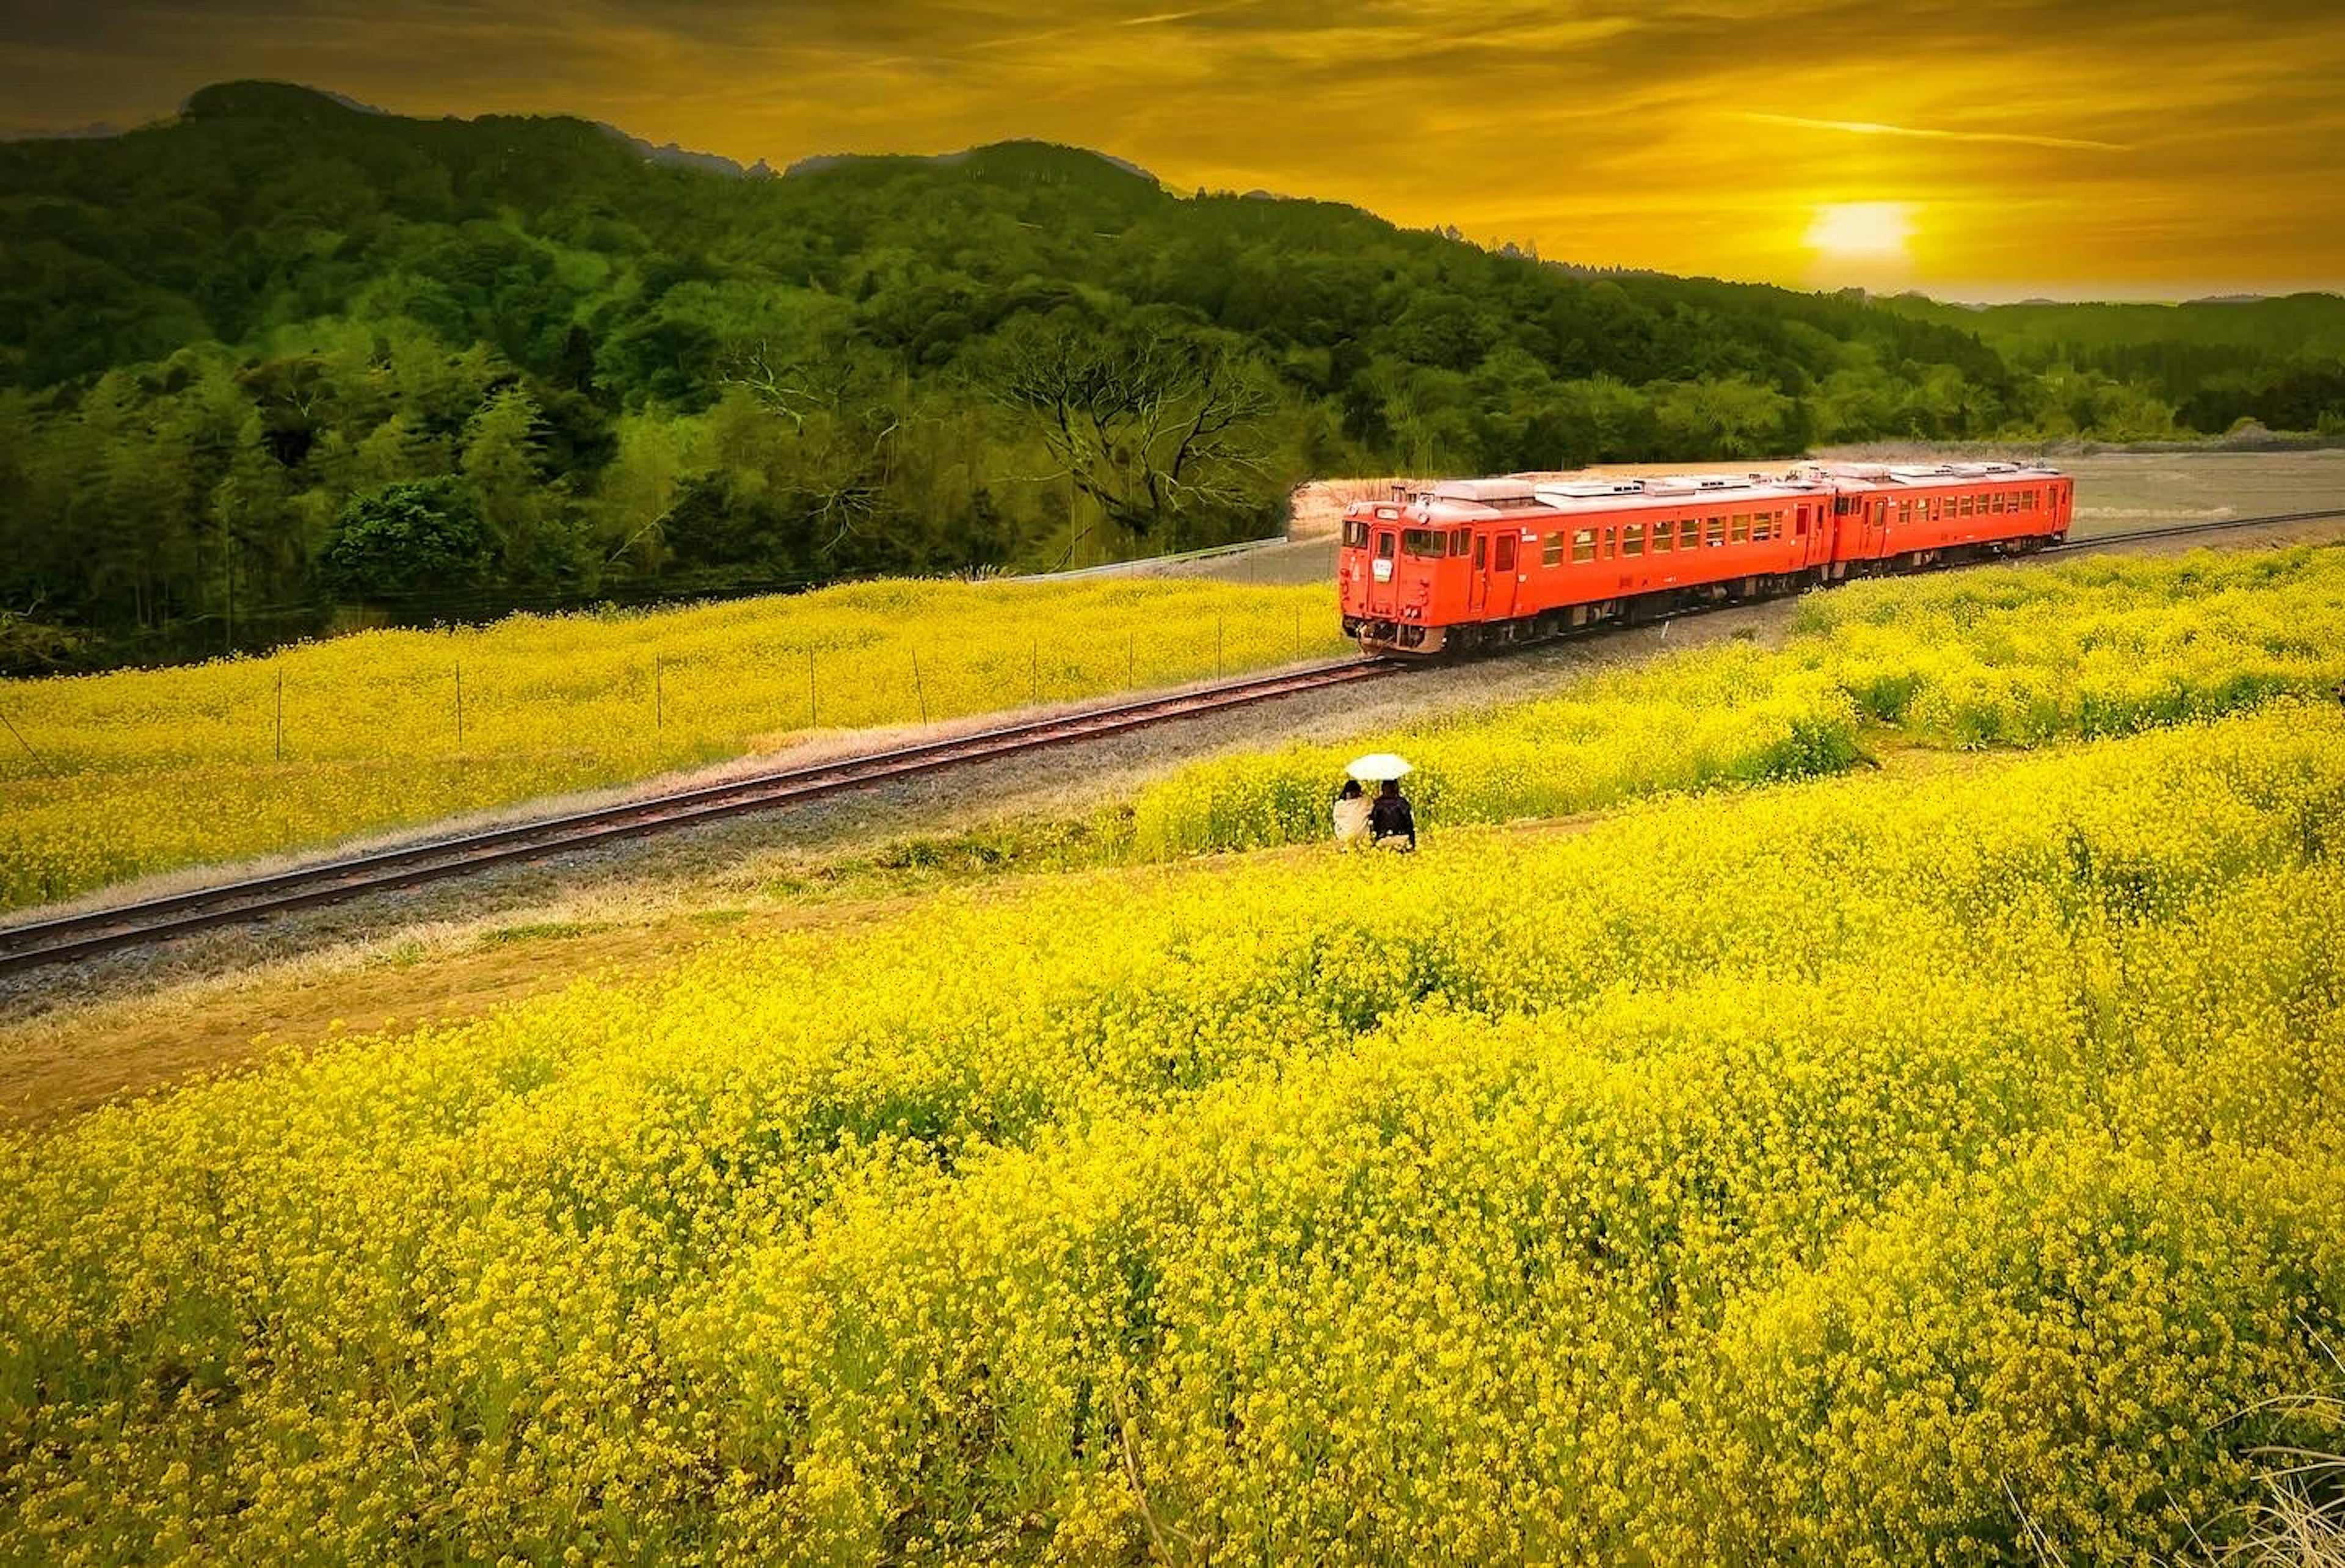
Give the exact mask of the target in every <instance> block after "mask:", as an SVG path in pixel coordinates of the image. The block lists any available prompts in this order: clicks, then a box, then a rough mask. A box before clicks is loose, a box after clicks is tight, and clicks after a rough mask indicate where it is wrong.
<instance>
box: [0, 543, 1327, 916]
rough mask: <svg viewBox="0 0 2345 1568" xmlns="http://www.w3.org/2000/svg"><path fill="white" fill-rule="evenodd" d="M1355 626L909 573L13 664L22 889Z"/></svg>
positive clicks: (316, 840)
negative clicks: (105, 670) (588, 609)
mask: <svg viewBox="0 0 2345 1568" xmlns="http://www.w3.org/2000/svg"><path fill="white" fill-rule="evenodd" d="M1346 647H1347V644H1346V643H1345V642H1344V640H1343V638H1342V636H1341V628H1340V626H1339V625H1338V623H1337V619H1336V616H1335V605H1334V602H1333V593H1332V590H1331V589H1329V588H1325V587H1304V588H1274V587H1253V586H1244V585H1239V584H1231V583H1218V582H1206V581H1203V580H1199V579H1171V578H1161V579H1122V580H1088V581H1078V582H980V583H969V582H909V581H905V582H870V583H859V584H855V585H851V586H848V587H841V588H832V589H826V590H823V591H821V592H814V593H807V594H801V595H796V596H791V597H784V598H766V599H753V600H743V601H740V602H734V603H729V604H718V605H707V606H702V607H698V608H693V609H685V610H671V611H659V612H643V613H608V614H601V615H597V614H578V615H568V616H554V617H542V616H528V615H523V616H515V617H513V618H512V619H510V620H507V621H503V622H497V623H496V624H494V625H492V626H488V627H485V628H482V629H478V630H463V631H454V632H360V633H357V634H354V635H350V636H346V637H339V638H336V639H333V640H331V641H330V642H318V643H313V644H307V645H303V646H299V647H295V648H289V649H286V650H284V651H282V652H278V653H274V654H271V655H269V656H268V657H266V658H251V659H230V660H222V661H217V662H214V663H208V664H201V665H196V666H190V667H188V668H182V669H171V670H148V671H123V672H118V673H112V674H105V675H92V676H79V677H69V678H56V679H49V680H40V681H0V713H5V714H6V715H7V717H8V719H9V721H10V722H11V723H13V724H14V725H15V727H16V730H17V731H18V733H20V734H21V735H22V736H23V738H24V741H25V745H24V746H19V745H17V744H16V743H15V741H14V740H11V741H9V742H8V744H7V746H6V749H5V751H0V908H5V907H9V906H13V905H26V904H35V903H40V902H43V901H46V900H52V899H57V898H62V897H66V896H67V895H72V894H74V893H77V892H80V891H82V890H84V889H86V888H90V887H95V886H98V885H104V884H106V883H108V882H114V881H118V880H121V879H123V878H125V877H130V876H136V875H142V874H144V873H147V872H153V871H160V870H166V869H169V868H171V867H175V866H179V865H190V864H196V863H200V862H207V861H218V860H226V859H231V858H235V857H239V856H249V855H265V854H273V853H277V852H279V851H285V850H294V849H301V848H306V847H310V846H314V845H322V844H330V843H332V842H334V841H336V840H340V839H345V838H349V837H350V836H351V835H358V834H363V833H369V832H374V831H380V830H382V829H386V828H391V827H397V826H401V825H405V824H414V823H420V822H429V821H432V820H436V819H438V818H441V817H444V816H448V815H451V814H458V813H464V812H472V811H479V810H483V809H486V808H490V807H493V806H500V805H506V804H512V803H513V802H516V801H523V800H528V799H532V798H534V797H538V796H543V795H550V794H562V793H564V792H567V791H574V790H581V789H587V788H592V787H596V786H600V785H605V784H623V783H627V782H631V781H634V780H637V779H642V778H646V777H649V776H651V775H653V774H658V773H661V772H665V771H667V770H672V769H676V768H684V767H693V766H697V765H700V764H707V763H712V762H716V761H719V760H722V759H725V758H729V757H736V756H740V755H744V754H751V753H756V752H761V751H769V750H773V749H775V748H777V747H778V746H781V745H784V744H788V743H789V742H791V741H793V740H797V739H800V738H803V737H804V736H805V735H806V734H807V733H809V732H814V731H834V730H845V729H859V728H867V727H870V726H874V725H883V724H902V723H917V722H919V721H920V720H921V719H922V718H923V717H925V718H928V719H932V720H936V719H949V718H958V717H962V716H966V715H969V714H976V713H991V712H995V711H999V710H1002V709H1009V708H1015V707H1020V706H1024V705H1026V704H1028V703H1063V702H1071V701H1076V700H1082V699H1091V698H1098V697H1102V696H1111V695H1114V694H1118V693H1123V692H1127V691H1132V690H1143V689H1147V688H1150V687H1161V686H1167V685H1173V684H1177V683H1183V682H1190V681H1199V680H1209V679H1211V678H1213V676H1214V675H1215V674H1216V673H1232V674H1235V673H1242V672H1244V671H1247V670H1254V669H1260V668H1264V667H1266V666H1269V665H1274V664H1279V663H1286V662H1289V661H1292V660H1296V659H1304V658H1323V657H1325V656H1328V655H1330V654H1335V653H1341V652H1345V650H1346ZM27 747H29V748H30V749H29V750H27V749H26V748H27ZM280 752H281V755H280Z"/></svg>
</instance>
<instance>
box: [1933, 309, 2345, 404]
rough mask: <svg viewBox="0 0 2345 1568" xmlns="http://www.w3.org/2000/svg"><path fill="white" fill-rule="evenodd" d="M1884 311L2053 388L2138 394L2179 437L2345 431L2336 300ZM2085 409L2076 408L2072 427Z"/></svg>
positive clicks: (2341, 332)
mask: <svg viewBox="0 0 2345 1568" xmlns="http://www.w3.org/2000/svg"><path fill="white" fill-rule="evenodd" d="M1888 304H1889V305H1890V306H1891V307H1892V308H1893V309H1897V310H1899V311H1901V312H1903V313H1904V314H1906V315H1909V316H1913V317H1914V318H1915V319H1919V320H1924V321H1932V322H1935V323H1938V324H1940V325H1943V326H1951V327H1954V328H1955V329H1957V330H1960V331H1965V332H1973V333H1975V334H1977V336H1978V337H1979V339H1981V340H1982V341H1984V342H1985V343H1986V344H1987V345H1988V346H1989V347H1990V348H1993V349H1995V350H1996V351H1997V352H1998V353H2000V354H2001V355H2002V356H2003V357H2004V359H2005V360H2006V361H2007V362H2008V363H2009V364H2010V365H2011V366H2012V367H2013V368H2014V369H2017V370H2020V371H2021V372H2023V373H2025V374H2028V375H2031V376H2036V377H2042V378H2047V379H2053V380H2055V381H2056V380H2057V379H2059V378H2061V377H2062V376H2064V375H2068V374H2073V373H2074V372H2079V371H2081V372H2086V373H2088V377H2087V379H2090V378H2098V379H2104V380H2113V381H2120V382H2125V383H2128V384H2130V385H2133V386H2137V387H2139V388H2141V389H2143V390H2144V391H2146V392H2147V393H2148V394H2149V396H2150V397H2151V398H2153V399H2155V400H2157V402H2159V403H2162V404H2165V405H2166V406H2167V407H2168V408H2170V409H2171V410H2173V415H2174V419H2175V421H2176V423H2177V425H2178V428H2179V430H2181V432H2183V433H2188V432H2191V431H2199V432H2207V433H2212V432H2215V431H2220V430H2229V429H2230V428H2231V427H2232V426H2233V425H2235V424H2237V423H2238V421H2239V420H2256V421H2257V422H2258V423H2259V424H2262V425H2265V426H2268V427H2269V428H2270V429H2272V430H2327V431H2330V432H2336V431H2339V430H2345V298H2339V297H2338V296H2336V295H2334V294H2291V295H2288V296H2286V297H2285V298H2276V299H2194V300H2191V301H2189V302H2188V303H2185V304H2179V305H2152V304H2133V303H2128V304H2089V303H2081V304H2080V303H2073V302H2056V301H2048V300H2047V301H2041V302H2034V303H2028V304H2021V305H1996V306H1991V307H1988V308H1986V309H1970V308H1966V307H1964V306H1960V305H1943V304H1940V303H1938V302H1937V301H1935V300H1929V299H1920V298H1914V297H1913V296H1910V295H1909V296H1903V297H1901V298H1896V299H1893V300H1890V301H1888ZM2071 384H2072V385H2077V386H2082V385H2085V384H2086V380H2078V381H2076V382H2073V383H2071ZM2078 411H2079V410H2075V409H2071V410H2069V412H2070V415H2071V419H2072V420H2074V419H2075V416H2076V413H2077V412H2078Z"/></svg>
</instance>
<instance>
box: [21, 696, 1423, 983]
mask: <svg viewBox="0 0 2345 1568" xmlns="http://www.w3.org/2000/svg"><path fill="white" fill-rule="evenodd" d="M1406 668H1407V666H1406V665H1399V664H1392V663H1381V662H1377V661H1374V660H1368V659H1346V660H1341V661H1337V662H1335V663H1326V664H1315V665H1310V666H1307V667H1305V668H1304V669H1300V670H1289V671H1286V672H1284V673H1278V674H1272V675H1259V676H1254V677H1251V678H1248V679H1244V680H1238V681H1231V682H1226V683H1222V684H1219V685H1214V686H1208V687H1203V688H1201V689H1199V690H1195V691H1190V692H1180V693H1171V694H1169V695H1165V696H1161V697H1152V698H1147V699H1144V700H1142V701H1139V702H1132V703H1118V704H1115V705H1113V706H1111V707H1104V708H1089V709H1083V710H1080V711H1078V712H1075V713H1062V714H1060V715H1058V716H1056V717H1054V718H1048V719H1036V720H1031V721H1028V722H1025V723H1016V724H1008V725H1003V726H1001V727H999V728H995V729H990V730H980V731H978V732H976V733H970V734H966V735H957V736H954V737H952V738H950V739H949V740H940V741H929V742H924V743H922V744H918V745H912V746H902V747H898V748H896V749H894V750H891V751H885V752H873V753H866V754H861V755H857V756H848V757H841V758H838V759H837V760H836V761H833V762H828V763H822V764H815V765H812V766H807V767H799V768H789V769H785V770H782V771H778V772H775V773H770V774H754V775H752V776H749V777H746V778H739V779H730V780H727V781H726V782H724V783H722V784H706V785H703V786H701V787H699V788H695V789H689V790H683V791H678V792H676V793H675V794H662V795H653V796H649V797H646V798H645V799H642V800H634V801H625V802H622V803H619V804H614V805H608V806H599V807H596V808H594V809H593V810H590V811H583V812H574V813H572V814H567V815H564V816H558V817H547V818H542V819H539V820H537V821H533V822H523V823H516V824H513V825H511V826H507V827H496V828H489V829H485V830H483V831H481V832H478V833H470V834H462V835H456V836H453V837H450V838H444V839H437V840H433V841H432V842H431V843H427V844H417V845H402V846H401V847H399V848H396V849H386V850H380V851H377V852H375V853H372V854H369V855H352V856H350V857H347V858H345V859H340V860H331V861H323V862H320V863H319V864H317V865H304V866H299V867H296V868H294V869H293V870H290V871H283V872H278V873H275V874H273V875H268V876H258V877H252V878H249V879H248V880H246V881H242V882H233V883H226V884H222V885H217V886H212V887H203V888H198V889H196V890H194V891H192V892H188V893H179V894H172V895H167V896H164V897H160V898H152V899H146V900H142V901H140V902H137V903H135V904H124V905H113V906H110V907H107V908H100V909H93V910H89V911H86V912H84V913H81V914H76V915H69V916H58V917H56V918H55V919H50V920H42V921H35V922H30V923H27V924H25V925H21V926H9V927H5V928H0V976H7V975H10V974H15V973H18V972H21V971H25V970H29V969H34V968H37V967H41V966H47V965H52V964H60V963H66V962H69V961H72V960H76V959H81V958H91V957H96V956H99V955H101V954H105V953H109V952H114V951H116V950H117V949H120V948H125V947H132V946H144V945H146V944H149V943H155V942H165V941H169V940H171V939H172V938H174V937H178V936H192V935H194V934H196V933H197V932H200V931H206V930H210V929H212V928H215V927H218V926H229V925H236V924H239V923H242V922H244V921H249V920H255V919H259V918H261V917H263V916H270V915H279V914H287V913H290V912H292V911H294V910H299V909H310V908H315V907H317V906H319V905H327V904H339V903H341V902H343V901H345V900H347V899H351V898H358V897H361V896H364V895H368V894H372V893H381V892H389V891H391V890H394V889H398V888H403V887H414V886H419V885H422V884H425V883H429V882H438V881H442V880H443V879H445V878H448V877H452V876H463V875H472V873H474V872H478V871H483V870H486V869H488V868H490V867H492V866H497V865H512V864H514V863H516V862H522V861H529V860H537V859H542V858H544V857H546V856H549V855H567V854H571V853H574V852H575V851H578V850H582V849H593V848H595V847H598V846H600V845H605V844H610V843H614V842H616V841H619V840H623V839H630V838H639V837H642V836H645V835H649V834H654V833H662V832H665V831H667V830H669V829H672V828H679V827H690V826H695V825H697V824H703V823H709V822H716V821H721V820H723V819H724V818H726V817H730V816H737V815H742V814H746V813H749V812H756V811H767V810H771V809H772V808H774V807H776V806H781V805H789V804H797V803H800V802H805V801H812V800H819V799H822V798H823V797H825V796H827V795H832V794H840V793H842V792H844V791H847V790H853V789H861V788H865V787H868V786H869V785H872V784H884V783H887V782H888V781H890V780H894V779H903V778H911V777H916V776H918V775H920V774H931V773H936V772H939V771H941V770H943V769H946V768H949V767H956V766H960V765H963V764H970V763H977V762H983V761H986V760H988V759H990V758H994V757H1001V756H1009V755H1012V754H1018V753H1023V752H1036V751H1043V750H1048V749H1050V748H1051V747H1055V746H1061V745H1065V744H1069V743H1071V742H1074V741H1081V740H1088V739H1091V738H1095V737H1098V736H1102V735H1113V734H1122V733H1129V732H1131V731H1133V730H1139V729H1144V728H1147V727H1148V726H1150V725H1152V724H1161V723H1170V722H1172V721H1174V720H1178V719H1185V718H1190V717H1193V716H1195V715H1197V714H1201V713H1216V712H1220V711H1222V710H1224V709H1229V708H1237V707H1245V706H1250V705H1252V704H1253V703H1264V702H1271V701H1274V700H1275V699H1277V698H1280V697H1289V696H1297V695H1300V694H1302V693H1307V692H1317V691H1324V690H1325V689H1327V688H1329V687H1334V686H1342V685H1348V684H1352V683H1357V682H1360V681H1369V680H1376V679H1380V678H1383V677H1386V676H1389V675H1393V674H1396V673H1398V672H1399V671H1401V670H1403V669H1406Z"/></svg>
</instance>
